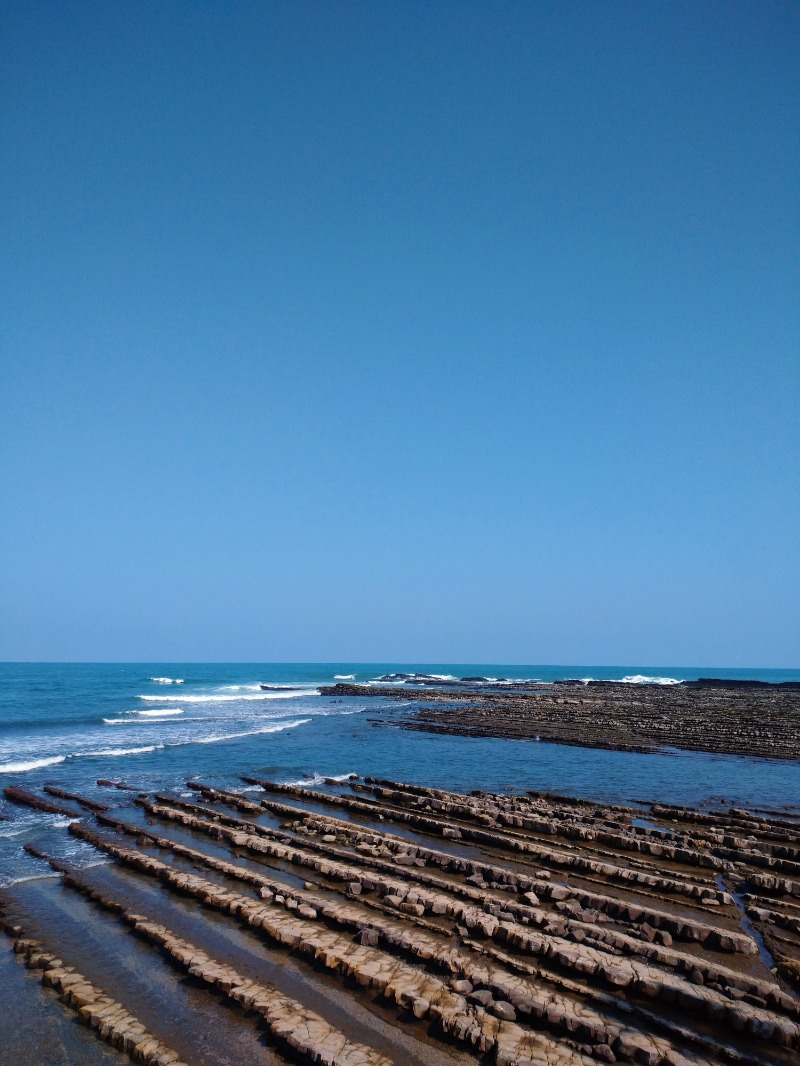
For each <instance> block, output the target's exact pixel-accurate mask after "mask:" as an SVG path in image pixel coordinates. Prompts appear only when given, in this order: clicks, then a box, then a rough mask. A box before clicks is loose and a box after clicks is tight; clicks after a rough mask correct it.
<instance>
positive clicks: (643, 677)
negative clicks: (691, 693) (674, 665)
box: [620, 674, 680, 685]
mask: <svg viewBox="0 0 800 1066" xmlns="http://www.w3.org/2000/svg"><path fill="white" fill-rule="evenodd" d="M620 681H621V682H622V683H623V684H626V685H680V681H679V680H678V678H677V677H648V676H647V674H630V675H629V676H628V677H623V678H620Z"/></svg>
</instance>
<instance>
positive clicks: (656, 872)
mask: <svg viewBox="0 0 800 1066" xmlns="http://www.w3.org/2000/svg"><path fill="white" fill-rule="evenodd" d="M245 780H246V781H247V783H248V784H249V786H250V791H248V792H247V794H246V795H243V794H241V793H239V792H231V791H225V790H224V789H221V788H218V787H215V786H214V785H213V784H206V783H203V782H197V781H192V782H188V783H187V784H188V785H189V787H190V788H191V790H192V791H193V792H194V793H195V794H196V795H197V801H196V802H195V801H194V800H187V799H186V798H185V794H184V796H183V797H182V796H179V795H176V794H173V793H171V792H164V793H155V794H140V795H138V796H136V798H135V799H134V798H133V797H132V796H130V795H125V793H124V790H119V793H118V794H119V795H120V796H121V797H122V799H121V800H120V802H121V803H123V804H126V803H130V805H128V806H121V807H115V808H113V809H111V808H109V807H107V805H106V804H104V803H100V802H98V801H96V800H94V801H90V802H89V803H88V804H87V803H85V802H84V798H83V797H81V796H79V795H78V794H76V793H67V792H65V791H64V790H63V789H60V788H59V787H58V786H54V787H49V788H48V790H47V791H48V792H49V793H50V795H51V796H58V797H60V798H64V799H68V800H71V801H73V802H77V803H80V804H82V806H83V808H84V810H86V811H87V812H88V813H86V814H84V815H83V816H82V818H81V820H74V821H72V823H71V824H70V825H69V828H68V829H65V830H64V831H65V832H69V833H71V834H72V835H73V836H75V837H77V838H79V839H80V840H82V841H84V842H85V843H86V844H88V845H91V846H92V847H94V848H96V849H97V851H98V852H99V853H100V854H102V855H104V856H105V857H106V858H107V859H110V860H111V861H112V862H113V863H114V865H115V868H116V869H117V870H118V871H119V875H118V876H117V877H116V878H113V879H111V882H110V883H111V887H109V882H108V881H103V880H102V878H101V875H100V874H98V870H102V867H92V868H86V869H82V870H78V869H75V868H74V867H72V866H70V865H69V864H66V863H64V862H62V861H57V860H55V859H52V858H51V859H49V860H48V861H49V862H50V864H51V866H52V867H53V868H54V869H56V870H58V871H59V872H61V873H62V886H63V888H62V891H65V892H72V893H78V894H79V895H80V897H81V898H82V899H83V901H84V903H82V904H81V906H82V907H84V908H85V910H86V914H87V915H88V916H89V918H88V919H87V920H91V915H92V914H95V913H97V911H98V909H102V910H103V911H104V912H105V914H106V916H108V915H112V916H113V917H112V918H111V919H108V918H107V919H106V920H112V921H113V920H114V918H116V919H117V920H118V921H119V922H120V923H121V924H122V926H123V927H124V928H125V929H127V930H129V932H131V933H132V934H133V935H135V936H136V937H137V938H138V939H139V940H140V941H141V942H143V943H144V944H145V945H147V946H148V947H147V950H148V951H149V950H152V951H154V952H157V953H158V958H160V959H162V960H163V965H164V966H165V967H167V968H168V970H169V973H170V974H173V975H174V976H173V979H174V980H180V975H181V974H183V975H186V974H188V975H189V976H190V977H191V978H193V979H194V980H196V981H197V982H199V983H201V984H202V985H203V986H204V987H207V988H208V989H209V991H210V992H213V993H214V995H215V996H217V997H219V996H220V995H221V996H222V997H223V999H224V1000H225V1001H226V1002H227V1003H229V1004H230V1006H231V1007H232V1008H233V1009H234V1010H238V1011H239V1012H240V1014H241V1019H242V1024H243V1025H247V1024H252V1023H253V1021H255V1022H256V1024H258V1025H260V1026H261V1027H262V1028H264V1029H266V1030H267V1031H268V1032H269V1033H270V1034H271V1038H272V1040H273V1042H276V1043H277V1044H278V1046H280V1047H281V1048H282V1050H283V1051H284V1052H285V1053H286V1054H287V1055H288V1056H289V1057H290V1058H293V1059H294V1060H296V1061H300V1062H308V1063H312V1062H313V1063H326V1064H330V1066H345V1064H346V1066H389V1063H390V1061H391V1060H390V1057H389V1056H387V1055H386V1054H385V1053H384V1051H382V1050H380V1048H373V1047H370V1046H368V1045H367V1044H366V1043H364V1041H363V1040H359V1039H356V1038H355V1037H353V1036H352V1035H349V1034H348V1026H347V1024H346V1019H345V1023H342V1020H341V1019H338V1020H337V1022H336V1023H334V1022H333V1021H332V1020H331V1019H329V1018H326V1017H325V1008H324V1000H323V999H320V997H319V996H318V995H317V996H315V999H314V1004H315V1006H314V1009H313V1010H312V1009H310V1006H309V1005H308V1004H305V1003H303V1002H301V1001H300V999H298V998H297V997H296V995H293V994H289V993H288V992H287V991H286V990H284V989H282V988H281V987H280V969H278V970H277V971H276V969H275V961H276V960H280V959H282V958H284V959H291V960H292V961H293V965H296V966H299V967H300V968H301V969H302V970H303V972H304V973H305V974H307V979H308V987H309V989H313V988H315V987H317V985H318V984H319V982H320V981H328V982H330V981H334V982H338V983H339V984H340V985H341V989H342V990H343V992H344V993H345V994H347V995H349V996H350V997H352V1000H353V1003H354V1005H355V1004H356V1003H357V1004H358V1009H359V1010H360V1011H367V1012H369V1011H372V1012H375V1011H378V1012H379V1013H380V1017H381V1018H382V1019H383V1021H382V1024H386V1023H385V1019H386V1017H387V1012H388V1017H389V1018H390V1020H391V1019H393V1021H392V1024H394V1025H397V1026H400V1027H403V1029H404V1030H405V1031H406V1032H408V1034H410V1035H414V1038H415V1039H416V1040H424V1041H428V1042H430V1047H431V1051H430V1054H431V1056H435V1060H436V1061H437V1062H448V1061H452V1062H453V1063H454V1064H455V1063H460V1064H463V1063H464V1062H465V1061H469V1060H472V1061H475V1062H477V1061H480V1062H487V1063H497V1064H499V1066H531V1064H536V1066H556V1064H559V1066H560V1064H564V1066H567V1064H572V1066H591V1064H592V1063H597V1062H615V1061H620V1062H629V1063H640V1064H643V1066H661V1064H664V1066H688V1064H690V1063H691V1064H705V1063H708V1064H710V1063H731V1064H736V1066H746V1064H755V1063H762V1064H775V1066H779V1064H789V1063H792V1062H796V1061H797V1054H798V1051H800V999H798V996H797V992H798V989H799V988H800V966H799V965H798V962H799V960H800V819H797V818H793V817H792V816H791V815H790V814H784V815H780V816H777V815H768V814H766V813H764V812H761V811H756V812H748V811H742V810H736V809H732V808H727V809H725V810H724V811H721V812H717V813H712V812H707V811H703V812H700V811H694V810H692V809H689V808H680V807H669V806H666V805H663V804H661V805H653V804H651V805H649V806H647V807H645V806H641V807H622V806H610V805H603V806H599V805H597V804H592V803H589V802H587V801H580V800H572V799H569V798H565V797H555V796H551V795H545V794H540V793H528V794H526V795H514V796H508V795H493V794H488V793H483V792H478V793H473V794H471V795H462V794H457V793H452V792H446V791H442V790H437V789H433V788H426V787H422V786H418V785H414V784H406V783H402V782H395V781H387V780H383V779H375V778H365V779H363V780H361V779H359V780H353V781H351V782H349V783H348V785H347V786H346V787H345V786H342V784H341V783H339V782H329V783H328V785H327V787H326V788H325V789H311V788H302V787H297V786H292V785H283V784H279V783H275V782H272V781H269V780H264V779H255V778H247V779H245ZM109 784H110V783H109ZM114 784H118V783H114ZM11 798H15V800H16V802H23V803H31V804H33V803H37V802H38V799H39V797H37V796H36V795H35V794H29V793H17V794H16V796H15V797H11ZM44 802H49V801H44ZM30 850H31V853H32V854H36V855H38V856H39V857H40V858H43V859H47V858H48V857H47V855H45V854H43V853H41V852H37V851H36V850H35V849H30ZM126 879H135V883H136V884H137V885H141V884H144V885H145V886H146V893H145V895H144V896H143V897H142V898H143V899H144V900H148V899H149V900H150V901H151V906H152V905H153V904H152V901H153V900H156V899H160V898H162V897H163V898H164V900H165V901H178V900H180V899H181V898H182V899H184V900H189V901H195V902H196V904H197V910H196V911H193V912H192V913H193V914H194V915H195V917H194V918H193V920H194V921H196V922H199V923H200V925H199V926H198V929H199V931H200V932H201V933H202V929H203V927H204V923H207V924H208V926H209V928H210V929H211V928H213V929H214V930H216V931H218V930H219V929H220V928H223V929H225V928H229V929H230V930H231V936H232V935H233V930H234V929H237V930H241V931H246V933H247V935H248V936H250V937H253V938H254V941H255V944H256V950H257V952H259V953H261V957H263V959H264V970H265V973H264V974H263V975H258V974H254V973H252V972H249V973H244V972H241V971H240V969H239V968H238V965H237V964H236V963H235V962H233V961H232V960H231V959H228V958H223V957H221V956H220V953H219V951H212V950H210V949H209V948H208V947H206V946H204V942H203V943H201V942H199V941H197V940H196V939H195V937H194V936H192V937H191V938H188V937H187V936H186V935H185V934H183V933H179V932H176V931H174V930H173V929H171V928H170V926H169V923H168V921H167V920H166V919H164V918H162V917H161V916H159V917H158V918H156V917H154V916H153V915H152V914H148V913H146V911H145V909H144V908H143V907H140V906H139V904H138V903H137V905H136V906H135V907H132V906H131V905H130V903H129V901H128V899H127V898H126V896H125V892H124V891H123V889H122V888H120V886H121V885H123V886H124V884H125V883H126ZM133 884H134V880H131V885H133ZM139 891H141V890H139ZM154 893H155V895H154ZM21 895H22V893H18V894H17V898H15V897H14V895H13V894H12V895H11V896H10V898H9V899H8V900H7V901H6V907H7V909H9V910H13V908H14V907H15V906H16V907H18V906H19V900H20V897H21ZM164 913H166V911H165V912H164ZM170 913H172V912H170ZM7 931H8V932H10V933H11V935H12V936H14V937H15V938H16V942H17V950H18V953H19V955H20V957H22V958H24V959H25V960H26V961H27V963H28V965H30V966H39V967H40V968H42V969H43V972H44V973H45V975H47V974H52V975H53V976H52V978H47V980H48V983H54V987H57V988H58V990H59V991H60V992H61V993H62V997H63V998H65V1000H66V1002H67V1003H69V1004H71V1005H72V1006H73V1008H74V1009H76V1010H78V1011H79V1012H82V1013H81V1019H82V1020H84V1021H86V1022H87V1024H89V1025H91V1026H92V1027H93V1028H94V1029H95V1031H96V1032H98V1033H99V1035H100V1036H102V1037H104V1038H105V1039H110V1040H111V1042H112V1043H114V1044H115V1046H117V1047H120V1048H121V1049H122V1050H125V1051H127V1052H128V1053H129V1054H131V1055H132V1056H133V1057H136V1056H138V1057H139V1059H140V1061H146V1062H155V1063H162V1062H163V1063H164V1064H165V1066H166V1064H167V1063H170V1062H173V1061H175V1060H177V1058H178V1056H177V1055H176V1054H175V1053H174V1052H170V1051H169V1049H168V1048H166V1047H165V1046H163V1042H161V1041H160V1038H159V1036H158V1034H157V1033H156V1034H155V1035H151V1034H150V1033H147V1034H144V1033H142V1034H141V1036H140V1039H139V1040H138V1042H134V1037H135V1036H137V1034H138V1033H139V1027H141V1026H140V1023H138V1022H136V1019H133V1018H132V1016H131V1015H130V1014H129V1013H128V1012H127V1011H126V1010H125V1008H124V1006H122V1004H121V1003H118V1002H117V1001H116V999H112V998H111V997H112V996H113V994H114V990H113V989H109V990H108V995H105V994H104V993H101V992H100V991H99V990H98V989H96V988H95V987H94V986H93V985H89V983H88V982H86V981H85V979H83V978H80V976H79V975H75V974H74V972H73V971H72V970H71V969H70V967H69V966H67V965H65V964H64V963H63V962H62V961H61V959H60V958H55V956H54V955H53V954H51V953H48V951H45V949H44V948H42V947H41V946H40V945H39V944H35V943H33V942H32V941H30V940H29V939H26V938H25V937H24V936H23V933H22V930H21V928H19V926H18V925H17V924H15V922H14V920H10V921H9V922H7ZM237 935H239V934H238V933H237ZM215 943H219V941H215ZM52 950H53V951H59V952H61V947H60V946H59V945H53V947H52ZM62 954H63V952H62ZM42 960H44V961H42ZM66 962H69V960H68V959H67V960H66ZM268 962H269V964H270V965H269V967H268V966H267V963H268ZM267 970H268V971H269V975H270V976H269V979H267V976H266V973H267ZM276 972H277V974H278V976H277V977H276ZM56 981H58V982H60V983H57V984H56V983H55V982H56ZM319 987H320V988H321V987H322V986H319ZM204 994H205V993H204ZM81 996H83V997H84V998H83V999H81V998H80V997H81ZM86 997H89V998H86ZM92 997H94V998H92ZM218 1002H219V1000H218V999H214V1000H210V1001H209V1008H208V1009H209V1015H208V1017H209V1022H208V1024H213V1011H214V1010H217V1009H220V1008H219V1006H218V1005H217V1004H218ZM165 1008H168V1004H165ZM376 1017H377V1015H376ZM251 1019H252V1021H251ZM95 1022H96V1023H97V1024H95ZM376 1024H377V1023H376ZM115 1026H116V1027H115ZM141 1028H142V1029H143V1027H141ZM148 1041H150V1042H151V1043H148ZM143 1042H144V1043H143ZM397 1046H398V1047H400V1046H402V1041H401V1040H400V1038H399V1037H398V1045H397ZM142 1047H146V1048H147V1049H148V1054H152V1055H153V1056H155V1057H151V1058H143V1057H142ZM137 1048H138V1050H137ZM170 1055H173V1056H174V1057H173V1058H170V1057H169V1056H170ZM266 1055H267V1052H266V1051H265V1056H266ZM159 1056H160V1057H159ZM264 1061H265V1062H267V1061H269V1059H268V1058H267V1057H265V1059H264ZM395 1061H396V1056H395ZM431 1061H433V1058H431Z"/></svg>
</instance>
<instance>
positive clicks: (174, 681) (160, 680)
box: [147, 677, 184, 685]
mask: <svg viewBox="0 0 800 1066" xmlns="http://www.w3.org/2000/svg"><path fill="white" fill-rule="evenodd" d="M147 680H148V681H155V683H156V684H157V685H182V684H183V680H184V679H183V678H182V677H148V679H147Z"/></svg>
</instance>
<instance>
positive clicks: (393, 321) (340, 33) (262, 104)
mask: <svg viewBox="0 0 800 1066" xmlns="http://www.w3.org/2000/svg"><path fill="white" fill-rule="evenodd" d="M2 36H3V40H4V44H3V46H2V48H3V53H4V62H3V71H2V82H3V86H2V88H3V96H4V99H5V101H6V104H5V108H4V112H3V116H2V138H3V148H4V151H3V156H4V159H5V163H4V165H3V170H2V176H0V194H1V195H2V204H3V209H2V233H0V238H2V284H3V292H4V294H5V295H4V311H3V316H2V317H3V323H2V348H3V356H2V376H1V377H0V388H1V389H2V433H1V436H2V440H1V441H0V451H1V453H2V455H1V461H2V470H1V471H0V474H1V475H2V485H3V489H2V496H3V500H4V502H3V505H2V516H1V517H0V534H1V535H2V543H0V549H1V550H2V558H3V573H4V576H3V582H2V583H3V594H2V604H0V658H2V659H55V660H61V659H65V660H66V659H79V660H81V659H83V660H103V659H108V660H156V661H157V660H164V661H167V660H195V659H196V660H203V659H206V660H217V661H220V660H242V661H281V660H290V661H291V660H299V661H310V660H324V661H335V660H347V659H350V660H354V661H370V660H372V661H421V662H436V661H439V662H492V661H496V662H506V663H508V662H520V663H545V662H558V663H592V662H593V663H650V664H670V663H671V664H686V665H695V664H696V665H706V664H710V665H725V666H740V667H747V666H753V667H757V666H776V667H779V666H784V667H796V666H798V665H800V654H798V634H800V611H799V610H798V603H800V587H799V586H800V565H798V544H800V502H799V500H800V494H799V493H798V487H799V486H798V480H799V479H798V472H799V471H798V467H799V466H800V462H799V452H800V447H799V442H798V417H797V412H798V410H800V403H798V401H799V400H800V395H799V394H800V343H799V341H800V312H799V310H798V309H799V308H800V300H799V299H798V297H799V296H800V287H799V286H798V247H800V243H799V241H798V237H799V236H800V234H799V233H798V230H800V225H798V223H799V222H800V210H799V209H798V194H797V190H798V181H799V179H800V166H798V163H799V162H800V147H799V139H798V123H797V115H798V105H800V99H798V98H799V97H800V62H798V58H799V55H800V49H799V47H798V46H799V45H800V8H799V7H798V6H797V5H796V4H793V3H788V2H787V3H776V2H769V0H765V2H762V3H759V4H751V3H738V2H731V0H725V2H719V3H716V2H713V3H709V2H696V0H693V2H691V3H681V2H673V3H668V4H667V3H651V2H647V0H643V2H636V3H623V2H609V3H603V4H588V3H570V2H569V0H559V2H558V3H547V2H544V0H542V2H536V3H513V2H492V3H488V2H485V3H474V2H470V0H460V2H458V3H456V2H447V3H445V2H438V3H437V2H434V0H431V2H425V3H412V2H402V3H401V2H394V3H388V2H387V3H366V2H364V3H360V2H333V3H329V2H325V3H315V2H302V3H296V2H293V3H280V2H274V3H261V2H258V3H256V2H253V3H249V2H234V3H222V2H218V3H209V2H203V0H198V2H195V3H193V4H191V5H187V4H184V3H178V2H176V0H172V2H170V0H159V2H157V3H156V2H141V3H137V4H126V3H121V2H107V3H100V2H97V3H92V2H85V0H76V2H74V3H70V4H64V3H60V2H59V3H48V2H40V3H36V4H29V3H27V2H21V0H9V2H8V3H6V5H5V6H4V13H3V33H2Z"/></svg>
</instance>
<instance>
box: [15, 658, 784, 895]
mask: <svg viewBox="0 0 800 1066" xmlns="http://www.w3.org/2000/svg"><path fill="white" fill-rule="evenodd" d="M396 673H408V674H412V673H426V674H431V675H442V676H452V677H456V678H461V677H476V676H482V677H490V678H508V679H518V678H530V679H533V678H536V679H540V680H542V681H556V680H560V679H563V678H565V677H570V678H596V679H598V680H615V679H616V680H619V679H623V678H637V679H641V678H651V679H658V681H659V682H660V683H669V682H672V681H680V680H693V679H695V678H697V677H729V678H738V679H754V680H761V681H770V682H781V681H800V670H794V671H792V670H780V671H774V670H773V671H766V670H749V671H747V670H739V671H731V670H720V669H719V668H714V667H704V668H702V669H691V670H687V669H682V668H678V667H652V666H640V665H634V666H615V667H609V666H541V665H538V666H537V665H532V666H519V665H498V664H474V663H472V664H434V665H431V664H418V663H414V664H396V663H378V664H374V663H373V664H364V663H334V664H330V663H322V664H320V663H312V664H309V663H302V664H297V663H294V664H291V663H279V664H275V663H271V664H242V663H234V664H230V663H228V664H225V663H219V664H209V663H202V664H198V663H170V664H164V663H150V664H132V663H120V664H110V663H102V664H58V663H45V664H30V663H10V664H8V663H7V664H0V787H4V786H6V785H21V786H24V787H26V788H34V789H36V788H39V787H40V786H41V785H42V784H44V783H47V782H51V783H54V784H60V785H63V786H64V787H67V788H74V789H79V790H81V791H83V792H85V793H87V794H90V795H101V794H103V795H104V798H105V799H106V800H107V799H108V791H107V790H102V789H99V788H98V787H97V785H96V779H97V778H98V777H100V778H114V779H122V780H125V781H126V782H128V783H130V784H132V785H134V786H136V787H138V788H142V789H151V788H177V787H182V786H183V783H184V782H185V781H186V780H187V779H189V778H199V779H201V780H207V781H212V782H215V783H219V784H222V785H225V786H228V787H230V786H234V787H241V782H240V781H239V777H238V775H239V774H242V773H244V774H253V775H256V776H258V775H260V776H267V777H273V778H275V779H278V780H283V781H303V782H307V781H311V782H313V781H315V780H316V781H319V780H320V778H321V777H322V776H337V775H344V774H349V773H358V774H373V775H380V776H386V777H392V778H397V779H405V780H408V781H414V782H417V783H420V784H425V783H428V784H434V785H440V786H442V787H446V788H454V789H472V788H486V789H498V790H510V789H528V788H534V789H546V790H551V791H561V792H565V793H568V794H573V795H579V796H585V797H589V798H596V799H598V800H606V801H632V800H636V799H651V800H653V799H655V800H662V801H666V802H675V803H697V804H700V803H709V802H713V801H718V800H719V799H721V798H725V799H726V800H731V801H733V802H735V803H739V804H742V805H749V806H762V807H786V806H793V805H796V804H800V767H799V766H798V765H797V764H796V763H790V762H780V761H775V760H770V761H765V760H757V759H742V758H735V757H729V756H709V755H698V754H689V753H678V752H665V753H663V754H657V755H637V754H631V753H624V752H613V751H603V750H598V749H589V748H586V749H583V748H573V747H565V746H562V745H557V744H542V743H536V742H533V741H506V740H493V739H473V738H464V737H449V736H435V735H432V734H426V733H419V732H411V731H407V730H403V729H400V728H398V727H397V726H398V722H399V721H400V719H401V718H402V716H403V715H405V714H408V713H409V711H410V709H412V708H413V706H414V703H415V701H416V700H418V699H419V698H420V696H421V698H422V699H424V693H423V694H420V693H419V691H418V690H415V689H414V688H412V687H409V695H408V701H407V702H403V703H400V704H398V703H397V702H389V701H386V700H382V699H380V698H376V697H370V698H347V699H336V700H334V699H331V698H330V697H328V696H321V695H320V694H319V693H318V690H317V687H318V686H319V685H323V684H331V683H333V682H334V679H335V678H340V679H341V678H348V679H350V678H352V679H353V680H355V681H357V682H369V681H374V680H375V679H377V678H380V677H382V676H385V675H388V674H396ZM260 684H268V685H271V686H276V687H275V688H273V689H270V690H266V691H265V690H262V689H261V688H260V687H259V686H260ZM377 688H378V690H379V689H380V684H378V686H377ZM378 720H379V722H378ZM379 723H380V724H379ZM0 814H2V815H5V816H6V817H7V818H8V819H10V820H0V883H2V882H8V881H10V880H16V879H19V878H21V877H29V876H35V875H36V874H38V873H41V868H40V864H37V863H36V862H35V861H34V860H32V859H30V858H28V857H27V856H26V855H25V854H24V852H23V850H22V847H23V845H24V844H25V843H26V842H28V841H30V840H34V839H41V841H42V843H48V834H50V835H51V836H52V838H53V840H54V841H56V840H57V841H58V842H59V844H58V846H59V847H62V848H63V847H64V846H65V844H64V840H65V834H63V833H53V829H54V828H55V827H57V826H59V825H60V824H63V822H64V819H63V818H59V816H53V815H46V814H41V813H39V812H34V811H29V810H27V809H25V808H21V807H17V806H14V805H12V804H10V803H8V802H6V801H5V800H0ZM66 839H67V840H68V845H67V846H69V847H70V848H72V849H74V852H73V858H75V859H77V860H78V861H80V858H81V854H82V848H83V846H82V845H79V844H77V843H76V842H74V841H73V840H72V839H71V838H66Z"/></svg>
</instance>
